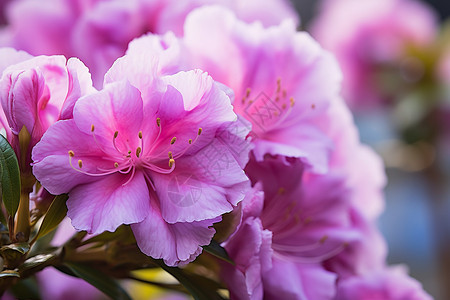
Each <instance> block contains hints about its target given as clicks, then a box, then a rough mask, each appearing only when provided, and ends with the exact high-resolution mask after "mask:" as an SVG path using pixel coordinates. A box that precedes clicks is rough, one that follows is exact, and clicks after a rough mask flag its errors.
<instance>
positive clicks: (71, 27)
mask: <svg viewBox="0 0 450 300" xmlns="http://www.w3.org/2000/svg"><path fill="white" fill-rule="evenodd" d="M206 4H219V5H223V6H226V7H229V8H230V9H233V10H234V11H236V12H237V13H238V15H239V17H240V18H242V19H243V20H245V21H249V22H251V21H254V20H260V21H262V22H264V24H266V25H267V26H269V25H276V24H278V23H280V22H281V21H282V20H283V19H287V18H289V19H292V20H294V21H295V22H296V23H298V17H297V14H296V13H295V11H294V9H293V8H292V6H291V5H290V3H289V2H288V1H286V0H270V1H269V0H268V1H267V2H266V3H265V5H260V2H259V1H257V0H245V1H242V0H239V1H237V0H189V1H187V0H185V1H174V0H170V1H158V0H128V1H122V0H110V1H98V0H89V1H83V0H75V1H73V0H62V1H61V0H19V1H14V2H13V3H11V5H10V7H9V9H8V11H7V19H8V21H9V25H8V26H7V27H6V29H5V30H4V32H3V33H2V34H1V36H0V43H1V44H0V45H1V46H11V47H14V48H17V49H21V50H25V51H27V52H29V53H31V54H33V55H41V54H46V55H54V54H63V55H66V56H67V57H72V56H75V57H79V58H80V59H81V60H82V61H83V62H84V63H85V64H86V65H87V66H88V67H89V69H90V71H91V73H92V74H93V78H94V83H95V85H96V86H97V87H100V84H101V82H102V78H103V76H104V74H105V73H106V71H107V70H108V69H109V67H111V65H112V63H113V62H114V60H115V59H117V58H118V57H120V56H122V55H123V54H124V53H125V50H126V49H127V45H128V43H129V42H130V41H131V40H132V39H133V38H136V37H139V36H140V35H142V34H144V33H147V32H153V33H160V34H162V33H165V32H167V31H173V32H175V33H176V34H177V35H182V33H183V24H184V19H185V17H186V15H187V14H188V13H189V12H190V11H191V10H193V9H194V8H196V7H199V6H202V5H206Z"/></svg>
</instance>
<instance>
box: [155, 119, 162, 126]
mask: <svg viewBox="0 0 450 300" xmlns="http://www.w3.org/2000/svg"><path fill="white" fill-rule="evenodd" d="M156 125H157V126H158V127H159V126H161V119H160V118H156Z"/></svg>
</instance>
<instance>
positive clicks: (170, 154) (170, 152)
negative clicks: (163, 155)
mask: <svg viewBox="0 0 450 300" xmlns="http://www.w3.org/2000/svg"><path fill="white" fill-rule="evenodd" d="M169 158H170V159H172V158H173V155H172V151H169Z"/></svg>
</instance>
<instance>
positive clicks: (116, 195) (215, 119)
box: [33, 65, 248, 265]
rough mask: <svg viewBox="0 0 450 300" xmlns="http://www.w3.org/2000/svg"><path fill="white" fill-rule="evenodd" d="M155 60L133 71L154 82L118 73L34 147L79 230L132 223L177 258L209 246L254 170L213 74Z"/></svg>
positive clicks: (165, 254) (39, 167)
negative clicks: (161, 69) (162, 66)
mask: <svg viewBox="0 0 450 300" xmlns="http://www.w3.org/2000/svg"><path fill="white" fill-rule="evenodd" d="M131 67H132V66H131V65H130V68H131ZM151 67H152V66H151V65H148V68H149V69H148V70H147V73H139V72H138V70H136V72H133V74H134V75H135V76H136V77H146V78H153V79H152V80H150V81H149V82H147V85H143V86H139V85H138V88H137V87H136V86H133V85H131V84H130V83H129V82H128V81H127V80H122V81H117V82H112V83H108V84H106V85H105V88H104V89H103V90H102V91H100V92H98V93H94V94H91V95H88V96H86V97H83V98H81V99H79V100H78V101H77V103H76V104H75V107H74V110H73V119H70V120H63V121H59V122H57V123H56V124H54V125H53V126H52V127H50V129H49V130H48V131H47V132H46V134H45V135H44V137H43V138H42V140H41V142H40V143H38V144H37V145H36V147H35V148H34V150H33V160H34V167H33V172H34V175H35V176H36V178H37V179H38V180H39V181H40V182H41V183H42V185H43V186H44V187H45V188H46V189H47V190H48V191H49V192H50V193H53V194H61V193H69V200H68V201H67V207H68V216H69V217H70V218H71V219H72V225H73V226H74V227H75V228H76V229H78V230H86V231H88V232H89V233H94V234H95V233H101V232H103V231H105V230H107V231H114V230H115V229H116V228H117V227H118V226H119V225H121V224H131V225H132V226H131V227H132V229H133V232H134V234H135V237H136V240H137V242H138V245H139V247H140V248H141V250H142V251H143V252H144V253H145V254H147V255H150V256H152V257H154V258H163V259H164V260H165V262H166V263H167V264H168V265H177V264H179V263H180V262H189V261H192V260H193V259H194V258H195V257H196V256H197V255H198V254H200V252H201V250H202V248H201V247H200V246H201V245H207V244H209V242H210V241H211V238H212V236H213V234H214V232H215V231H214V229H212V228H210V227H211V226H212V224H213V223H214V222H217V221H219V220H220V216H221V215H222V214H223V213H226V212H229V211H231V210H232V209H233V207H234V206H235V205H237V203H238V202H239V201H240V200H241V199H242V198H243V195H244V193H245V192H246V189H247V185H248V179H247V177H246V176H245V174H244V172H243V170H242V167H241V166H240V165H241V164H243V163H244V162H242V161H236V157H235V154H234V152H233V151H234V150H235V149H236V147H238V146H239V147H241V146H242V143H245V141H244V140H243V138H240V139H238V138H236V139H235V142H234V144H233V143H230V142H229V141H227V142H225V140H224V139H225V138H222V136H223V137H224V136H226V134H227V131H229V130H232V128H234V126H236V125H235V124H234V123H235V121H236V115H235V114H234V113H233V110H232V106H231V102H230V98H229V97H228V96H227V95H226V93H225V92H224V91H223V90H222V89H221V87H220V86H219V85H217V84H216V83H215V82H214V81H213V80H212V78H211V77H210V76H208V75H207V74H206V73H203V72H201V71H199V70H195V71H188V72H180V73H177V74H175V75H171V76H163V77H152V76H153V73H152V69H151ZM111 73H114V70H111ZM118 77H120V74H119V75H118ZM244 132H245V133H244V134H243V136H244V137H245V136H246V133H248V130H247V131H245V129H244ZM247 148H248V147H247ZM243 151H245V149H244V150H243ZM247 153H248V150H247Z"/></svg>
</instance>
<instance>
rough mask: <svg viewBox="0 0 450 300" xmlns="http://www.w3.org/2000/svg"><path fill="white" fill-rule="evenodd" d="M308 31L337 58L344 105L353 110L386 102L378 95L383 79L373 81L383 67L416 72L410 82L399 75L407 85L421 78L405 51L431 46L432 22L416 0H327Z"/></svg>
mask: <svg viewBox="0 0 450 300" xmlns="http://www.w3.org/2000/svg"><path fill="white" fill-rule="evenodd" d="M311 32H312V34H313V36H314V37H315V38H317V40H318V41H319V42H320V43H321V44H322V45H323V46H324V48H325V49H328V50H330V51H331V52H333V53H334V54H335V55H336V57H337V59H338V61H339V63H340V65H341V67H342V70H343V73H344V83H343V95H344V98H345V100H346V101H347V102H348V103H349V104H350V106H351V107H352V108H355V109H356V108H362V107H366V108H367V107H371V106H374V105H375V106H377V105H380V103H382V102H385V101H387V100H390V99H386V97H385V96H384V95H383V94H380V82H379V81H380V80H383V79H382V78H379V77H377V76H378V75H382V74H381V73H380V72H382V71H383V69H384V68H398V69H399V70H398V71H397V72H399V73H401V72H403V71H402V70H403V69H405V68H406V69H408V68H410V67H414V69H417V72H418V73H417V74H415V75H414V74H413V77H414V78H412V77H408V76H409V75H408V74H406V73H405V72H403V73H402V74H403V75H402V76H406V77H404V80H406V81H414V80H417V78H416V75H417V76H418V77H420V76H422V75H421V72H423V69H424V66H422V65H420V64H421V62H420V61H417V59H414V58H410V57H409V56H408V55H409V54H408V51H409V50H411V49H413V48H414V47H423V46H425V45H428V44H429V43H430V42H431V41H433V39H434V38H435V36H436V33H437V17H436V16H435V14H434V12H433V11H432V10H431V9H430V8H429V7H428V6H426V5H425V4H423V3H422V2H419V1H416V0H367V1H358V0H328V1H324V3H323V5H322V8H321V10H320V13H319V16H318V17H317V19H316V20H315V22H314V23H313V25H312V26H311ZM417 64H419V65H417ZM416 67H417V68H416ZM406 69H405V70H406ZM421 69H422V71H420V70H421Z"/></svg>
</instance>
